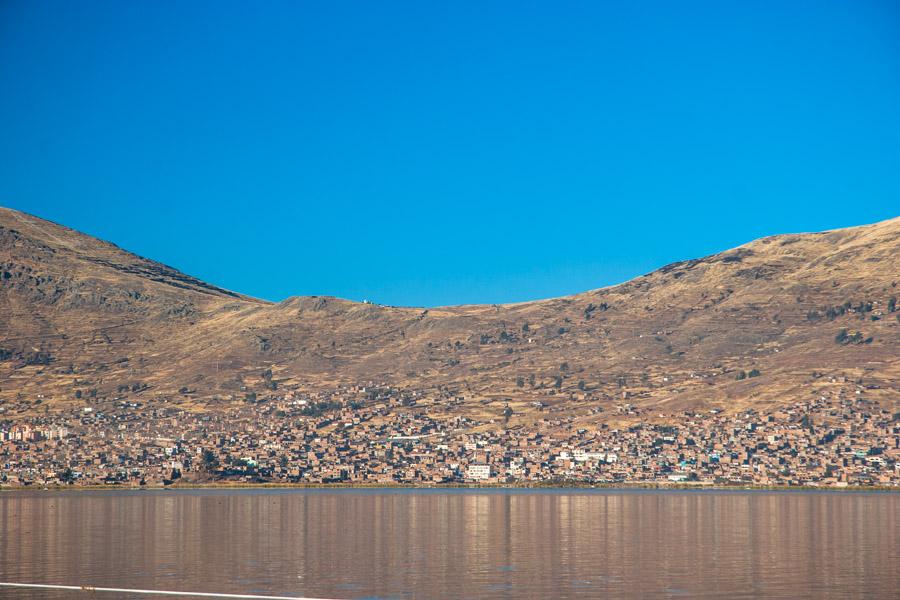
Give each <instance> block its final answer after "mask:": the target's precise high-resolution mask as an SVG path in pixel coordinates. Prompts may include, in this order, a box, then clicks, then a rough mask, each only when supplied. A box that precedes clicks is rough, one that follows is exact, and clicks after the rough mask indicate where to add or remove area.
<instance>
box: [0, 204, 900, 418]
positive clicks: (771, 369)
mask: <svg viewBox="0 0 900 600" xmlns="http://www.w3.org/2000/svg"><path fill="white" fill-rule="evenodd" d="M898 256H900V218H895V219H892V220H890V221H885V222H882V223H877V224H874V225H868V226H863V227H854V228H849V229H842V230H836V231H829V232H823V233H809V234H796V235H776V236H772V237H767V238H763V239H760V240H757V241H754V242H751V243H749V244H746V245H744V246H741V247H739V248H736V249H734V250H729V251H726V252H722V253H720V254H716V255H713V256H708V257H705V258H700V259H695V260H688V261H684V262H680V263H674V264H671V265H668V266H665V267H663V268H661V269H658V270H656V271H654V272H652V273H650V274H648V275H644V276H642V277H639V278H637V279H634V280H632V281H629V282H626V283H623V284H621V285H617V286H613V287H609V288H603V289H598V290H594V291H590V292H585V293H583V294H578V295H575V296H569V297H564V298H557V299H551V300H543V301H537V302H527V303H521V304H512V305H472V306H453V307H441V308H429V309H421V308H395V307H387V306H380V305H375V304H361V303H357V302H350V301H346V300H340V299H336V298H331V297H296V298H289V299H287V300H285V301H283V302H280V303H277V304H273V303H269V302H265V301H261V300H257V299H254V298H250V297H247V296H243V295H241V294H238V293H234V292H230V291H227V290H223V289H220V288H217V287H215V286H212V285H209V284H207V283H204V282H202V281H199V280H197V279H195V278H193V277H190V276H188V275H185V274H183V273H180V272H178V271H177V270H175V269H172V268H170V267H167V266H165V265H162V264H160V263H156V262H153V261H151V260H147V259H144V258H141V257H138V256H135V255H133V254H130V253H128V252H126V251H124V250H121V249H119V248H118V247H116V246H114V245H112V244H109V243H106V242H103V241H100V240H97V239H94V238H91V237H89V236H85V235H82V234H80V233H78V232H76V231H73V230H71V229H68V228H65V227H62V226H59V225H56V224H54V223H51V222H48V221H45V220H42V219H39V218H37V217H33V216H30V215H26V214H23V213H20V212H16V211H13V210H9V209H0V407H2V408H3V410H4V411H5V412H6V413H7V414H8V415H11V414H19V413H23V412H31V411H37V410H39V411H44V410H54V409H55V408H57V407H60V408H61V407H71V406H72V403H85V402H96V403H101V402H104V401H112V400H113V399H114V398H117V397H135V398H141V399H143V400H144V401H145V402H147V403H151V402H153V401H160V402H161V401H168V402H176V403H181V404H184V405H186V406H189V407H192V408H196V409H198V410H208V409H214V408H216V407H224V406H226V405H227V403H229V402H240V401H243V400H244V398H245V396H246V394H248V393H250V392H257V393H258V394H262V395H264V394H267V393H278V390H288V389H292V388H302V389H311V388H325V387H334V386H338V385H355V384H369V385H371V384H374V385H394V386H399V387H405V388H410V389H415V390H419V391H421V392H422V395H423V397H425V398H430V399H431V400H432V401H433V402H435V403H441V404H443V405H444V406H446V410H447V411H448V412H453V411H459V412H460V413H465V412H478V411H484V412H487V413H491V412H497V411H498V410H499V409H498V407H500V408H502V407H503V406H505V405H506V403H507V402H508V403H509V404H510V405H512V406H514V407H515V408H516V411H517V414H527V413H528V411H529V406H531V405H532V403H533V402H537V401H540V402H542V403H544V404H545V405H546V404H550V405H557V406H560V407H564V408H565V409H566V410H569V409H571V410H573V411H579V410H580V411H582V412H584V411H583V409H585V408H587V409H589V410H590V409H591V408H592V407H596V406H603V405H604V404H608V403H619V404H620V403H623V402H627V403H634V404H637V405H644V406H650V405H652V406H654V407H656V406H659V410H660V411H667V412H668V411H669V410H677V409H681V408H684V407H695V406H696V407H712V406H716V407H722V408H725V409H729V408H734V407H745V406H747V405H755V404H758V405H768V404H773V403H781V402H788V401H792V400H795V399H802V398H807V397H809V394H814V393H816V390H817V389H819V388H820V387H821V386H824V385H828V383H829V382H830V381H831V380H832V378H836V379H837V378H842V377H843V378H852V379H854V380H856V379H861V380H862V381H863V383H864V384H865V385H866V386H868V387H870V388H871V390H872V391H871V394H869V396H870V397H871V398H872V399H877V400H881V401H886V402H888V403H893V404H894V405H895V406H896V403H897V402H898V397H900V322H898V315H900V311H898V310H897V308H896V307H895V303H896V300H895V298H896V297H897V296H900V290H898V288H897V285H898V281H900V259H898ZM267 370H271V373H272V375H271V376H269V375H268V374H267V375H266V377H265V378H264V377H263V376H262V374H263V373H264V372H265V371H267ZM272 388H276V391H275V392H273V391H272ZM457 396H465V398H466V400H465V401H464V402H463V403H462V404H457V403H456V401H455V400H451V399H453V398H456V397H457Z"/></svg>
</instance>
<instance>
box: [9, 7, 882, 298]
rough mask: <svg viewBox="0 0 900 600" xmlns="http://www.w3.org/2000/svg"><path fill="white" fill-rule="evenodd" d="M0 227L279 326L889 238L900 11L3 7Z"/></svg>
mask: <svg viewBox="0 0 900 600" xmlns="http://www.w3.org/2000/svg"><path fill="white" fill-rule="evenodd" d="M0 205H4V206H9V207H12V208H17V209H20V210H24V211H27V212H30V213H34V214H36V215H39V216H42V217H45V218H48V219H51V220H54V221H57V222H60V223H63V224H66V225H69V226H71V227H74V228H76V229H80V230H82V231H85V232H87V233H90V234H92V235H96V236H99V237H102V238H105V239H108V240H111V241H113V242H115V243H117V244H119V245H120V246H123V247H125V248H127V249H129V250H132V251H134V252H137V253H139V254H142V255H145V256H148V257H150V258H154V259H157V260H160V261H162V262H165V263H168V264H171V265H173V266H176V267H178V268H180V269H182V270H184V271H187V272H188V273H190V274H192V275H195V276H198V277H201V278H203V279H206V280H208V281H211V282H212V283H215V284H218V285H221V286H224V287H227V288H231V289H234V290H238V291H241V292H244V293H247V294H251V295H255V296H259V297H264V298H268V299H272V300H280V299H282V298H284V297H287V296H290V295H297V294H329V295H337V296H342V297H346V298H351V299H356V300H361V299H364V298H368V299H370V300H373V301H377V302H382V303H386V304H401V305H440V304H451V303H468V302H503V301H519V300H526V299H534V298H541V297H548V296H556V295H562V294H567V293H573V292H578V291H583V290H586V289H591V288H596V287H600V286H604V285H609V284H613V283H618V282H621V281H623V280H626V279H628V278H630V277H633V276H635V275H639V274H641V273H643V272H646V271H649V270H651V269H653V268H655V267H658V266H661V265H663V264H665V263H668V262H672V261H674V260H679V259H685V258H692V257H696V256H700V255H704V254H709V253H712V252H715V251H719V250H722V249H725V248H729V247H732V246H735V245H738V244H740V243H743V242H746V241H748V240H750V239H753V238H756V237H760V236H763V235H767V234H773V233H781V232H795V231H809V230H819V229H827V228H834V227H841V226H848V225H854V224H862V223H866V222H873V221H878V220H882V219H886V218H889V217H893V216H897V215H898V214H900V4H898V3H897V2H896V1H893V0H883V1H865V0H853V1H840V2H829V1H827V0H825V1H823V0H816V1H811V2H804V1H793V0H792V1H790V2H784V1H781V0H779V1H777V2H775V1H773V2H743V1H741V2H723V1H721V0H717V1H710V2H691V1H678V2H672V1H668V0H667V1H660V2H649V1H647V2H599V1H591V2H584V3H577V2H564V3H560V2H522V1H513V2H490V1H485V0H478V1H476V2H470V3H469V2H420V1H414V2H408V3H395V2H368V1H366V2H339V1H334V2H332V1H328V2H318V3H313V2H294V1H292V2H285V3H279V2H274V1H268V2H261V3H257V2H249V1H248V2H216V3H201V2H198V3H190V2H155V1H154V2H138V1H128V2H120V1H118V0H117V1H113V2H88V1H84V2H70V1H65V2H49V1H40V2H35V1H32V0H22V1H16V0H0Z"/></svg>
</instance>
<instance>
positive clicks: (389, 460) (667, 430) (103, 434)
mask: <svg viewBox="0 0 900 600" xmlns="http://www.w3.org/2000/svg"><path fill="white" fill-rule="evenodd" d="M859 392H860V391H859V390H856V391H855V392H854V391H853V390H841V391H840V392H833V393H826V394H823V395H821V396H818V397H816V398H815V399H811V400H809V401H804V402H798V403H795V404H793V405H790V406H788V407H782V408H776V409H772V410H767V411H759V412H757V411H754V410H747V411H742V412H736V413H735V412H729V411H718V410H711V411H704V412H684V413H679V414H675V415H658V414H650V413H649V412H647V411H645V410H642V409H640V408H636V407H633V406H627V405H626V406H619V407H618V411H616V412H617V413H618V414H619V415H620V416H622V417H623V418H618V419H617V418H609V416H608V415H607V418H606V419H605V420H589V421H585V420H584V419H583V418H582V419H579V418H576V417H574V416H554V415H553V414H542V415H541V416H542V418H535V420H532V421H530V422H528V423H517V421H516V420H515V419H513V420H511V421H510V420H509V418H508V416H507V418H505V419H499V420H498V419H491V420H488V421H478V420H473V419H469V418H465V417H460V416H447V415H448V413H445V412H433V411H430V410H429V409H428V408H427V406H433V405H426V404H419V402H418V400H420V397H419V396H418V394H417V393H415V392H407V391H403V390H397V389H392V388H380V389H374V390H373V389H365V388H353V389H351V390H337V391H334V392H330V393H327V394H321V393H319V394H299V393H294V392H291V393H287V394H285V395H283V396H280V397H277V398H276V397H272V398H269V399H268V400H267V401H265V402H260V403H254V404H246V405H244V406H241V407H240V408H235V409H232V410H228V411H224V412H218V411H217V412H190V411H186V410H183V409H181V408H178V407H175V406H171V405H169V406H165V405H164V406H153V407H151V406H145V405H142V404H141V403H139V402H126V401H122V402H119V403H117V404H115V405H112V406H109V407H107V408H105V409H103V410H101V409H99V408H90V407H82V408H79V409H77V410H75V411H73V412H69V413H53V414H49V413H48V414H47V415H45V416H41V417H34V418H31V419H28V420H27V422H16V423H12V422H9V421H5V422H3V421H0V485H5V486H23V485H39V486H42V485H52V484H74V485H92V484H118V485H142V484H160V483H162V484H171V483H175V482H179V481H182V482H211V481H235V482H276V483H307V484H315V483H347V484H372V485H378V484H381V485H389V484H442V483H481V484H490V483H494V484H504V483H523V484H554V483H557V484H574V483H581V484H638V483H641V484H644V483H659V484H670V485H671V484H677V483H685V484H690V483H697V484H718V485H771V486H780V485H794V486H799V485H810V486H900V413H896V412H892V411H891V410H889V409H887V408H885V407H883V406H881V405H879V404H877V403H875V402H871V401H869V400H867V399H866V398H865V396H864V394H861V393H859Z"/></svg>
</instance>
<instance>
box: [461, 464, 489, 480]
mask: <svg viewBox="0 0 900 600" xmlns="http://www.w3.org/2000/svg"><path fill="white" fill-rule="evenodd" d="M490 476H491V465H469V468H468V469H467V470H466V477H468V478H469V479H474V480H476V481H480V480H483V479H489V478H490Z"/></svg>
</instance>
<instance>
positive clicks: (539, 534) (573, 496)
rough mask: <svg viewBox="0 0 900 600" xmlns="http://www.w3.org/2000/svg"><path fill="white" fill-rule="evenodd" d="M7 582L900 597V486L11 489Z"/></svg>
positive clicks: (304, 590) (373, 592) (352, 591)
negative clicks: (863, 489) (831, 489)
mask: <svg viewBox="0 0 900 600" xmlns="http://www.w3.org/2000/svg"><path fill="white" fill-rule="evenodd" d="M0 581H15V582H38V583H58V584H91V585H97V586H108V587H128V588H149V589H160V590H186V591H204V592H230V593H255V594H273V595H278V594H284V595H295V596H311V597H322V598H600V597H615V598H619V597H634V598H678V597H685V598H697V597H723V596H727V597H729V598H900V494H896V493H877V492H872V493H855V492H835V493H827V492H762V491H759V492H758V491H746V492H745V491H734V492H731V491H684V492H681V491H650V490H646V491H645V490H639V491H631V490H541V491H534V490H462V489H460V490H369V489H366V490H277V489H259V490H253V489H245V490H225V489H217V490H159V491H157V490H144V491H139V490H134V491H125V490H123V491H84V492H75V491H68V492H67V491H63V492H53V491H48V492H41V491H34V492H2V493H0ZM0 597H2V598H37V599H49V598H98V599H101V600H102V599H103V598H113V597H119V598H121V597H127V596H122V595H119V596H116V595H114V594H101V593H97V594H95V595H93V596H92V595H91V594H86V593H83V592H60V591H38V590H34V591H32V590H10V589H0ZM134 597H136V598H137V597H140V598H148V596H134Z"/></svg>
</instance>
